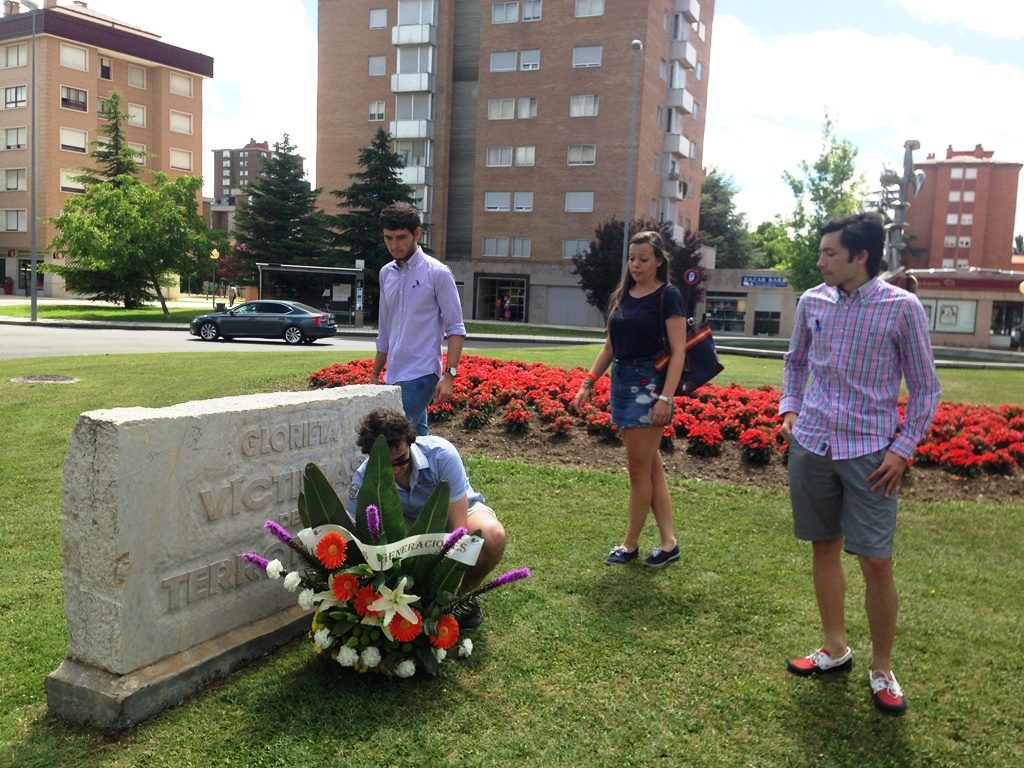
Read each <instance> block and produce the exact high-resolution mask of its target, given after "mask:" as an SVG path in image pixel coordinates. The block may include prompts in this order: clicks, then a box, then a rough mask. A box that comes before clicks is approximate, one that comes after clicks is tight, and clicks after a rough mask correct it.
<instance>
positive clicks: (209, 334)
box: [199, 323, 218, 341]
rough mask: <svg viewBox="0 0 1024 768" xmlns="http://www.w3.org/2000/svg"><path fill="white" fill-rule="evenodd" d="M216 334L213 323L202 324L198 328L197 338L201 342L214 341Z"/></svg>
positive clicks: (215, 327)
mask: <svg viewBox="0 0 1024 768" xmlns="http://www.w3.org/2000/svg"><path fill="white" fill-rule="evenodd" d="M217 333H218V331H217V326H216V324H214V323H203V324H202V325H200V326H199V338H200V339H202V340H203V341H216V340H217Z"/></svg>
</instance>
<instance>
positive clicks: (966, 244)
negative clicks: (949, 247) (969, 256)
mask: <svg viewBox="0 0 1024 768" xmlns="http://www.w3.org/2000/svg"><path fill="white" fill-rule="evenodd" d="M956 245H957V247H958V248H970V247H971V236H970V235H961V236H960V239H959V240H957V241H956Z"/></svg>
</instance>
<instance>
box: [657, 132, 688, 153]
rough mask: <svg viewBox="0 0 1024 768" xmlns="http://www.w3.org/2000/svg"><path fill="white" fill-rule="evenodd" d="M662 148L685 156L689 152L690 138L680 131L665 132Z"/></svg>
mask: <svg viewBox="0 0 1024 768" xmlns="http://www.w3.org/2000/svg"><path fill="white" fill-rule="evenodd" d="M663 149H664V150H665V151H666V152H671V153H672V154H673V155H682V156H683V157H686V156H687V155H688V154H689V153H690V140H689V139H687V138H686V137H685V136H683V135H682V134H681V133H666V134H665V144H664V146H663Z"/></svg>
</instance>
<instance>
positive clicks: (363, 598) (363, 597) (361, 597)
mask: <svg viewBox="0 0 1024 768" xmlns="http://www.w3.org/2000/svg"><path fill="white" fill-rule="evenodd" d="M378 598H380V593H379V592H377V590H375V589H374V588H373V587H371V586H370V585H369V584H367V585H366V586H365V587H363V588H362V589H360V590H359V591H358V592H356V603H355V608H356V613H358V614H359V615H360V616H380V611H371V610H370V603H372V602H375V601H376V600H377V599H378Z"/></svg>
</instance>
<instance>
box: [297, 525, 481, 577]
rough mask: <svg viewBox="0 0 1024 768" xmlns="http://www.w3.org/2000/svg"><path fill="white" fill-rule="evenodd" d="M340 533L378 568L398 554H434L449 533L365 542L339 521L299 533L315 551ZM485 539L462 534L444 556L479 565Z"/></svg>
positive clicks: (310, 549)
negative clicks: (388, 541)
mask: <svg viewBox="0 0 1024 768" xmlns="http://www.w3.org/2000/svg"><path fill="white" fill-rule="evenodd" d="M332 532H333V533H338V534H340V535H341V536H342V538H344V539H345V540H346V541H351V542H352V543H354V544H355V545H356V546H357V547H359V551H360V552H362V553H363V557H364V558H366V562H367V563H368V564H369V565H370V567H371V568H373V570H375V571H386V570H388V569H389V568H390V567H391V566H392V565H393V564H394V561H395V560H397V559H398V558H402V559H405V558H409V557H419V556H420V555H430V556H434V555H436V554H437V553H438V552H440V551H441V548H442V547H443V546H444V542H445V541H446V540H447V538H448V534H447V533H425V534H421V535H419V536H409V537H407V538H405V539H401V540H399V541H396V542H393V543H390V544H364V543H363V542H361V541H360V540H359V539H357V538H356V537H355V534H353V533H352V532H351V531H349V530H348V529H346V528H342V527H341V526H340V525H321V526H320V527H318V528H303V529H302V530H301V531H299V532H298V534H296V535H297V536H298V539H299V541H301V542H302V543H303V545H304V546H305V547H306V549H308V550H309V551H310V552H312V553H314V554H316V545H317V543H318V542H319V541H320V539H322V538H323V537H324V536H326V535H327V534H328V533H332ZM483 545H484V540H483V539H482V538H480V537H479V536H463V537H462V539H461V540H460V541H459V543H458V544H456V545H455V546H454V547H452V548H451V549H450V550H448V553H447V554H446V555H445V557H450V558H451V559H452V560H455V561H457V562H459V563H462V564H464V565H476V561H477V558H478V557H480V549H481V547H483Z"/></svg>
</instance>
